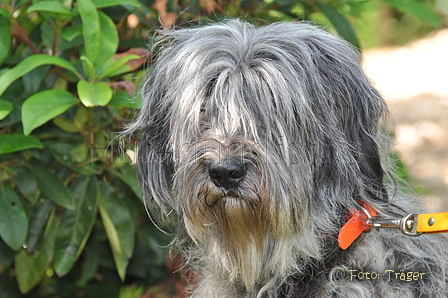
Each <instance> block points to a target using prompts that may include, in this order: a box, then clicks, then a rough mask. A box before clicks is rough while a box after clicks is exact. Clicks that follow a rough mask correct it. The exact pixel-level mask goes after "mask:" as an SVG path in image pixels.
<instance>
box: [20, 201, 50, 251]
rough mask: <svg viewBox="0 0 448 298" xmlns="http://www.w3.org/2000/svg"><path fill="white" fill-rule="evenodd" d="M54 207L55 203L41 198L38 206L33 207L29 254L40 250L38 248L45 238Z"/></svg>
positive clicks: (27, 240)
mask: <svg viewBox="0 0 448 298" xmlns="http://www.w3.org/2000/svg"><path fill="white" fill-rule="evenodd" d="M53 206H54V204H53V202H52V201H50V200H48V199H45V198H41V199H40V200H39V201H38V202H37V203H36V206H33V209H32V212H31V218H30V228H29V231H28V237H27V239H26V245H27V248H26V251H27V252H35V251H36V250H37V249H38V246H39V244H40V242H41V240H42V238H43V237H44V232H45V226H46V225H47V223H48V220H49V218H50V214H51V211H52V210H53Z"/></svg>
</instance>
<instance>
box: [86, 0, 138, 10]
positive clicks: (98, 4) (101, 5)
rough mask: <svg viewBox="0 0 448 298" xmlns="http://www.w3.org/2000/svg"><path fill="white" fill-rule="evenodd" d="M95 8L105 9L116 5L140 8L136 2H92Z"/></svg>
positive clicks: (109, 0) (122, 0) (94, 0)
mask: <svg viewBox="0 0 448 298" xmlns="http://www.w3.org/2000/svg"><path fill="white" fill-rule="evenodd" d="M93 4H94V5H95V7H96V8H105V7H111V6H117V5H132V6H135V7H140V3H139V2H138V1H136V0H93Z"/></svg>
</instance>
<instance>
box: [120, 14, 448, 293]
mask: <svg viewBox="0 0 448 298" xmlns="http://www.w3.org/2000/svg"><path fill="white" fill-rule="evenodd" d="M154 49H155V51H156V52H157V56H156V57H157V58H156V59H155V61H154V64H153V66H152V68H151V69H150V70H149V72H148V74H147V76H146V78H145V83H144V86H143V88H142V93H143V106H142V109H141V112H140V114H139V115H138V117H137V119H136V120H135V122H134V123H133V124H132V126H130V127H129V128H128V130H127V131H126V133H128V134H131V133H135V132H136V131H141V137H140V143H139V146H138V161H137V166H138V172H139V177H140V179H141V182H142V187H143V191H144V194H145V199H146V202H147V206H148V207H149V208H150V209H151V213H152V216H153V217H154V218H156V220H157V221H158V222H159V223H160V222H163V223H167V224H168V225H170V226H174V227H176V231H177V234H176V235H177V237H176V241H175V243H174V246H175V247H176V249H178V250H179V251H180V252H181V253H182V254H183V255H184V256H185V259H186V263H187V264H188V265H189V266H191V267H192V268H193V269H194V270H195V272H196V274H195V276H196V280H194V281H193V282H192V286H191V297H194V298H213V297H216V298H230V297H231V298H236V297H238V298H243V297H244V298H261V297H269V298H271V297H285V298H286V297H341V298H342V297H344V298H361V297H393V298H396V297H428V298H429V297H431V298H437V297H447V293H448V289H447V275H446V274H447V273H446V268H447V258H446V245H447V242H446V240H445V238H443V237H442V236H435V235H424V236H420V237H417V238H410V237H407V236H405V235H402V234H401V233H400V232H399V231H396V230H373V231H371V232H370V233H364V234H363V235H361V237H360V238H358V239H357V240H356V241H355V243H353V244H352V246H351V247H350V248H349V249H347V250H345V251H344V250H341V249H340V248H339V247H338V241H337V235H338V232H339V230H340V228H341V227H342V225H343V224H344V223H345V222H346V220H347V215H348V214H349V212H350V210H352V209H353V208H356V209H359V202H360V201H361V200H362V201H364V202H367V203H368V204H370V205H371V206H373V208H374V209H376V211H378V213H379V214H380V215H381V216H383V217H391V216H393V217H397V216H404V215H406V214H407V213H409V212H411V211H417V212H421V211H422V210H421V209H420V208H419V206H418V205H417V204H414V203H412V201H411V199H410V196H409V195H408V196H405V195H403V192H402V191H401V190H399V189H398V187H397V184H396V183H395V184H394V181H395V178H394V177H393V168H392V165H393V164H394V160H392V159H391V157H390V156H391V155H390V152H389V147H390V140H389V137H388V134H387V132H386V131H385V128H384V126H383V125H382V123H384V121H383V120H384V119H385V116H387V108H386V105H385V103H384V100H383V99H382V97H381V96H380V94H379V93H378V92H377V91H376V90H375V89H374V88H373V87H372V85H371V84H370V82H369V80H368V79H367V78H366V76H365V75H364V73H363V71H362V69H361V66H360V55H359V53H358V52H357V51H356V50H355V49H354V48H352V47H351V46H350V45H349V44H348V43H347V42H345V41H343V40H342V39H341V38H339V37H337V36H334V35H332V34H330V33H328V32H326V31H324V30H322V29H319V28H317V27H315V26H312V25H309V24H305V23H299V22H291V23H276V24H272V25H269V26H264V27H259V28H256V27H254V26H252V25H250V24H248V23H245V22H241V21H238V20H232V21H228V22H225V23H219V24H214V25H209V26H205V27H200V28H194V29H183V30H172V31H165V32H163V33H162V34H161V38H160V41H159V42H158V43H157V44H156V45H155V47H154ZM232 162H233V163H237V164H239V165H241V166H242V167H244V173H245V176H244V179H243V180H242V181H241V183H240V184H239V185H238V186H237V187H233V188H225V187H220V186H219V185H218V186H217V185H216V184H215V183H214V182H213V181H212V179H211V178H210V168H211V167H213V165H216V164H229V163H232ZM354 270H356V271H354ZM387 270H394V273H391V271H387ZM359 272H364V273H372V274H373V273H377V274H378V275H379V276H380V278H379V279H372V278H371V279H367V278H363V279H360V278H358V276H356V277H354V275H355V274H359ZM406 272H418V273H424V274H422V275H420V277H422V278H419V279H417V280H412V281H402V280H400V279H399V278H396V277H397V276H396V275H395V273H406ZM400 276H402V275H398V277H400Z"/></svg>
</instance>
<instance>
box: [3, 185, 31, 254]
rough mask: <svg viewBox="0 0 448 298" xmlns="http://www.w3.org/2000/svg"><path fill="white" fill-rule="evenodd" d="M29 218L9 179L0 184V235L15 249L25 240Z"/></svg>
mask: <svg viewBox="0 0 448 298" xmlns="http://www.w3.org/2000/svg"><path fill="white" fill-rule="evenodd" d="M27 232H28V220H27V218H26V214H25V210H23V207H22V203H21V202H20V199H19V196H18V195H17V194H16V192H15V191H14V190H13V189H12V188H11V186H9V185H8V181H5V182H3V183H2V184H0V236H1V237H2V238H3V241H5V243H6V244H7V245H8V246H9V247H11V248H12V249H13V250H18V249H19V248H20V247H22V245H23V244H24V242H25V238H26V234H27Z"/></svg>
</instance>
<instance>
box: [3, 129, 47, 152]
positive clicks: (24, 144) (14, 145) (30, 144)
mask: <svg viewBox="0 0 448 298" xmlns="http://www.w3.org/2000/svg"><path fill="white" fill-rule="evenodd" d="M30 148H38V149H42V143H41V142H40V141H39V139H38V138H36V137H34V136H24V135H22V134H10V135H0V154H6V153H11V152H16V151H21V150H26V149H30Z"/></svg>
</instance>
